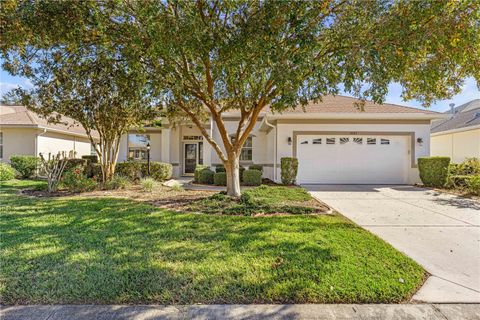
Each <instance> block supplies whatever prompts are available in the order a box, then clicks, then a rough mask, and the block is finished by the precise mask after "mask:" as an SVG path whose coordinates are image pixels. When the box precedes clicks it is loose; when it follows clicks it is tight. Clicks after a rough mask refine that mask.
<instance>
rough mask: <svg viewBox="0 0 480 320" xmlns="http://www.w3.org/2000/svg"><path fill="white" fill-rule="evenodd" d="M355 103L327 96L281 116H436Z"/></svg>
mask: <svg viewBox="0 0 480 320" xmlns="http://www.w3.org/2000/svg"><path fill="white" fill-rule="evenodd" d="M356 103H360V100H359V99H356V98H352V97H347V96H340V95H336V96H333V95H328V96H325V97H323V98H322V101H317V102H313V101H312V102H310V103H309V104H308V105H306V106H305V107H304V108H302V107H297V108H295V109H288V110H285V111H283V112H281V114H293V113H358V114H362V113H363V114H368V113H376V114H381V113H389V114H394V113H397V114H407V113H409V114H430V115H438V114H439V113H438V112H434V111H429V110H426V109H418V108H412V107H406V106H401V105H396V104H391V103H384V104H376V103H375V102H373V101H365V104H364V108H363V110H361V109H360V108H359V107H357V105H356ZM267 112H268V113H274V114H279V113H278V112H272V111H271V110H269V109H268V110H267Z"/></svg>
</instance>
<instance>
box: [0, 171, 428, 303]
mask: <svg viewBox="0 0 480 320" xmlns="http://www.w3.org/2000/svg"><path fill="white" fill-rule="evenodd" d="M42 184H44V182H42V181H28V180H24V181H18V180H12V181H9V182H2V183H0V202H1V203H2V206H0V232H1V234H2V241H1V242H0V263H1V270H2V272H1V277H0V297H1V298H0V303H1V304H4V305H9V304H77V303H87V304H90V303H93V304H121V303H132V304H148V303H156V304H157V303H158V304H195V303H390V302H392V303H393V302H402V301H407V300H408V299H409V298H410V297H411V296H412V294H413V293H414V292H415V291H416V289H417V288H418V287H419V286H420V285H421V283H422V281H423V280H424V279H425V276H426V273H425V272H424V270H423V269H422V268H421V267H420V266H419V265H418V264H417V263H415V262H414V261H413V260H411V259H410V258H408V257H406V256H405V255H403V254H402V253H400V252H398V251H396V250H395V249H394V248H393V247H391V246H390V245H388V244H387V243H385V242H384V241H382V240H381V239H379V238H378V237H376V236H374V235H372V234H371V233H369V232H367V231H365V230H363V229H361V228H360V227H358V226H356V225H355V224H353V223H352V222H351V221H349V220H348V219H346V218H344V217H342V216H341V215H338V214H328V215H327V214H322V215H274V216H263V217H250V216H227V215H216V214H215V215H208V214H193V213H185V212H183V213H179V212H176V211H173V210H168V209H165V208H163V207H156V206H153V205H151V204H149V203H147V202H144V201H135V200H133V199H129V198H121V197H112V196H107V197H106V196H105V195H101V194H98V193H97V194H96V196H92V195H93V194H92V193H88V194H84V195H76V196H71V197H51V198H36V197H26V196H21V195H19V194H18V191H19V190H21V189H27V188H33V187H35V188H41V185H42ZM119 192H121V191H119ZM175 192H177V191H175ZM178 192H180V191H178ZM188 194H190V193H188ZM166 198H167V197H165V199H166Z"/></svg>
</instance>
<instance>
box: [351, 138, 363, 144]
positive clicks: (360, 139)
mask: <svg viewBox="0 0 480 320" xmlns="http://www.w3.org/2000/svg"><path fill="white" fill-rule="evenodd" d="M353 142H354V143H356V144H363V138H353Z"/></svg>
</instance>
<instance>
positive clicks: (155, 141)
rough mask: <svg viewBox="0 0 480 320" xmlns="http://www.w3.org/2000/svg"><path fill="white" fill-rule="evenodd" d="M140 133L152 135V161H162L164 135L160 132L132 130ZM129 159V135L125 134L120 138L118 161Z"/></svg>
mask: <svg viewBox="0 0 480 320" xmlns="http://www.w3.org/2000/svg"><path fill="white" fill-rule="evenodd" d="M131 133H138V134H148V135H150V159H151V160H152V161H162V156H161V155H162V135H161V133H160V132H149V131H138V132H131ZM127 160H128V135H127V134H124V135H123V136H122V138H121V139H120V147H119V150H118V159H117V161H118V162H124V161H127Z"/></svg>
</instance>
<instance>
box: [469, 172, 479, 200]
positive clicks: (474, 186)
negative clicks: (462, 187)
mask: <svg viewBox="0 0 480 320" xmlns="http://www.w3.org/2000/svg"><path fill="white" fill-rule="evenodd" d="M467 188H468V191H469V192H470V193H472V194H475V195H477V196H480V175H474V176H470V178H469V179H468V180H467Z"/></svg>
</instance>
